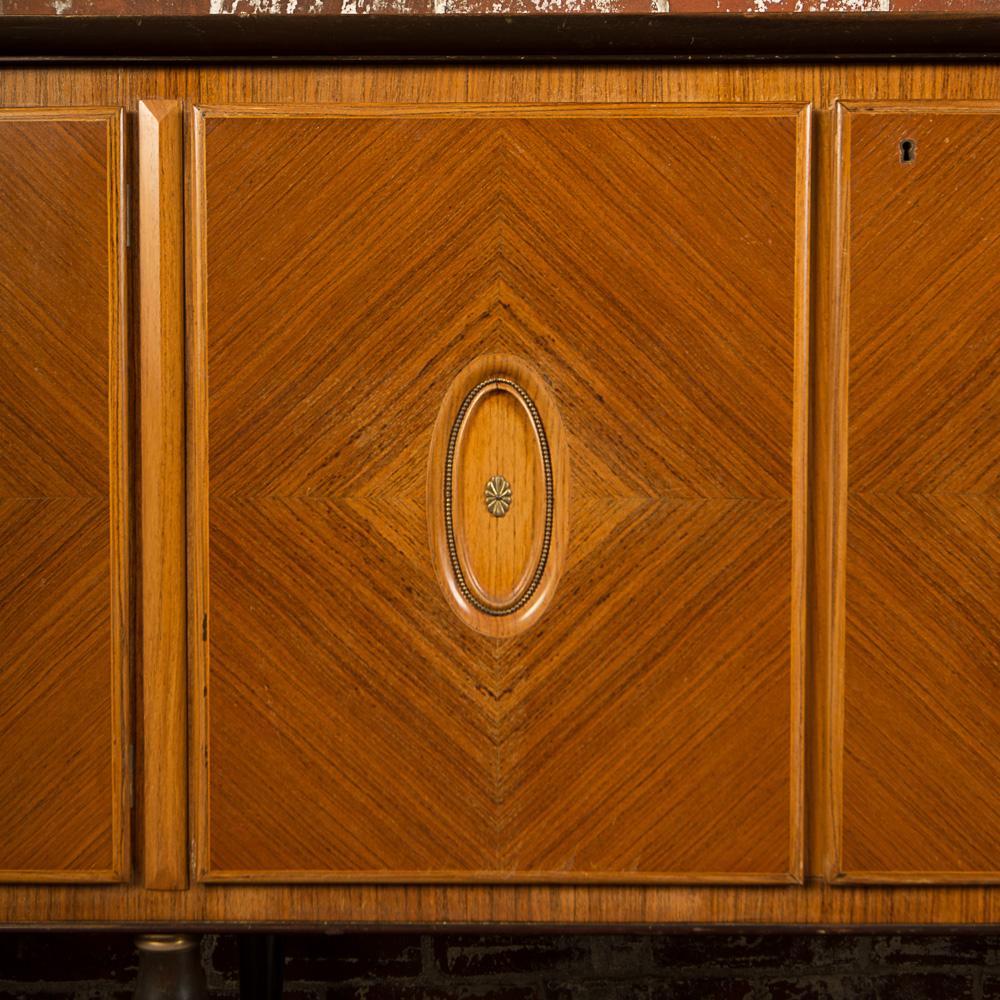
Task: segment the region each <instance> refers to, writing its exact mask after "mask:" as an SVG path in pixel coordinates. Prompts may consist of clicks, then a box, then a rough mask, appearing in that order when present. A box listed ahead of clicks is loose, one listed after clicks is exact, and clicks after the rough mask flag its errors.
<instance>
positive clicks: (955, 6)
mask: <svg viewBox="0 0 1000 1000" xmlns="http://www.w3.org/2000/svg"><path fill="white" fill-rule="evenodd" d="M818 11H855V12H858V11H862V12H863V11H882V12H897V13H914V12H925V13H929V12H941V11H953V12H956V13H958V12H960V11H965V12H968V11H978V12H1000V0H0V15H3V14H53V15H58V14H135V15H142V16H149V15H153V14H261V13H266V14H333V15H336V14H481V13H494V14H554V13H591V12H599V13H606V14H616V13H617V14H629V13H632V14H634V13H642V14H648V13H671V14H693V13H713V14H716V13H717V14H727V13H730V14H731V13H761V14H766V13H789V12H794V13H811V12H818Z"/></svg>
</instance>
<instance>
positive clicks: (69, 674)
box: [0, 108, 131, 882]
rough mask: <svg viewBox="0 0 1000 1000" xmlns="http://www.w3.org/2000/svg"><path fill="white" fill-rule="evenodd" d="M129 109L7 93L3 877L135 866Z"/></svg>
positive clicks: (0, 747)
mask: <svg viewBox="0 0 1000 1000" xmlns="http://www.w3.org/2000/svg"><path fill="white" fill-rule="evenodd" d="M121 143H122V116H121V112H120V111H119V110H117V109H107V108H94V109H37V110H30V111H13V110H0V179H2V184H3V189H4V197H3V200H2V203H0V285H2V301H3V319H2V325H3V336H2V338H0V442H2V461H0V759H2V760H3V761H4V766H3V768H2V769H0V880H3V881H20V880H26V881H74V880H81V881H88V882H100V881H117V880H120V879H123V878H125V877H126V871H127V865H128V853H129V851H128V826H129V815H128V808H129V806H128V802H129V794H130V779H129V777H128V774H127V770H126V756H127V754H128V747H129V742H130V736H129V719H128V705H129V696H128V691H129V636H130V634H131V621H130V615H131V602H130V599H129V573H130V545H129V531H130V527H129V523H130V521H129V514H128V511H129V502H130V491H129V456H128V450H129V449H128V429H129V422H128V399H129V394H128V382H127V379H128V368H127V351H126V341H125V325H124V308H125V302H124V295H125V284H124V255H123V249H124V248H123V246H122V240H121V238H120V236H119V231H120V225H121V220H122V218H123V199H122V149H121Z"/></svg>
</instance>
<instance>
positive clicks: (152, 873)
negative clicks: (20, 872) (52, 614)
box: [138, 101, 188, 889]
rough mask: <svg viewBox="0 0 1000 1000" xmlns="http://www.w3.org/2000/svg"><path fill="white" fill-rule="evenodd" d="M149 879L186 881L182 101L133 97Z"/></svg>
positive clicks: (155, 885) (160, 884)
mask: <svg viewBox="0 0 1000 1000" xmlns="http://www.w3.org/2000/svg"><path fill="white" fill-rule="evenodd" d="M138 120H139V167H138V182H139V184H138V187H139V282H140V286H139V308H140V318H139V322H140V383H139V384H140V412H141V431H142V573H143V578H142V602H143V630H142V663H143V669H142V704H143V729H142V733H143V759H144V761H145V762H146V767H145V770H144V772H143V779H142V812H143V833H144V843H143V855H142V868H143V878H144V883H145V885H146V887H147V888H150V889H183V888H185V887H186V885H187V842H188V824H187V798H188V787H187V743H188V730H187V697H188V690H187V631H186V630H187V602H186V597H187V579H186V576H185V549H186V537H185V509H184V508H185V500H184V487H185V480H184V309H185V304H184V302H185V299H184V198H183V176H184V154H183V138H184V137H183V116H182V105H181V104H180V102H178V101H143V102H142V103H141V104H140V105H139V110H138Z"/></svg>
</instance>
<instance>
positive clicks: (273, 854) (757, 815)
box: [191, 105, 808, 882]
mask: <svg viewBox="0 0 1000 1000" xmlns="http://www.w3.org/2000/svg"><path fill="white" fill-rule="evenodd" d="M196 128H197V138H196V162H195V168H194V169H195V173H196V174H197V175H198V181H197V184H198V194H199V197H198V203H197V206H196V209H195V212H196V215H195V219H194V224H195V226H196V227H197V229H198V236H197V247H198V249H199V250H201V251H202V252H203V253H204V254H205V258H204V259H203V260H197V261H196V262H195V264H194V268H195V269H197V271H198V272H199V273H200V274H202V275H203V279H202V280H203V282H204V283H203V284H202V285H200V286H199V287H200V291H201V293H202V294H201V297H199V299H198V300H197V301H196V303H195V315H196V318H197V324H196V327H195V329H194V330H193V340H192V347H191V350H192V358H193V364H194V365H196V366H198V367H199V368H201V369H202V370H201V372H200V374H201V376H202V380H203V381H206V380H207V475H206V473H205V470H204V469H202V470H201V471H200V476H201V479H200V481H199V485H200V486H202V487H203V488H204V487H205V486H206V485H207V489H208V494H207V510H206V507H205V501H204V500H202V499H201V498H198V497H195V500H194V504H195V509H196V510H197V511H198V513H199V515H200V516H202V517H204V516H205V515H206V513H207V522H202V523H200V524H199V525H198V526H196V527H195V530H194V532H193V535H192V537H193V539H194V542H195V545H196V546H197V545H202V544H204V542H205V533H206V532H207V544H208V549H207V556H206V555H201V556H200V557H198V558H199V562H200V564H201V565H202V566H203V567H204V566H205V564H206V562H207V565H208V583H207V587H208V595H207V596H208V605H207V607H206V606H205V605H198V606H196V608H195V609H193V611H194V618H195V619H196V620H198V619H200V618H201V617H202V613H204V612H205V611H207V614H208V642H207V644H206V643H205V642H203V641H201V637H196V641H195V643H194V652H195V656H196V669H197V670H198V675H197V679H196V682H195V690H196V691H200V690H201V689H202V687H203V685H204V686H205V687H206V688H207V705H206V707H205V709H204V715H203V720H204V725H205V728H204V730H203V731H200V732H199V734H198V736H199V738H203V739H204V740H205V756H204V759H205V761H206V767H205V774H204V778H203V779H202V783H201V784H200V785H199V792H198V797H197V799H196V808H197V809H199V810H202V811H203V812H204V815H203V817H202V820H201V822H200V824H199V831H200V836H199V851H200V866H201V873H202V876H203V877H205V878H209V879H212V880H226V879H238V878H269V879H275V880H285V879H300V880H308V881H317V880H323V879H335V880H346V881H354V880H358V879H364V878H369V879H379V880H400V881H408V880H419V879H433V880H453V879H456V878H459V879H472V880H490V881H496V880H498V879H518V880H533V879H537V880H545V881H555V882H565V881H573V880H577V879H579V880H588V879H589V880H606V881H656V880H661V879H664V880H665V879H674V880H684V881H698V880H702V879H704V880H714V881H723V880H728V879H735V880H747V881H769V880H770V881H789V880H794V879H796V878H798V877H799V876H800V874H801V867H800V866H801V837H802V831H801V823H800V796H801V772H800V764H801V738H802V737H801V719H800V714H799V705H800V700H799V688H800V684H801V670H802V660H801V646H800V644H799V641H798V635H797V634H795V635H793V631H794V629H795V628H796V627H797V622H798V621H799V620H800V616H801V612H802V587H801V581H800V579H796V578H795V576H794V575H793V572H794V571H796V570H797V571H798V572H800V573H801V569H802V563H801V560H797V559H796V558H795V557H794V556H793V549H795V548H798V549H802V548H803V547H804V544H805V540H804V538H803V535H802V527H803V525H802V522H801V520H800V519H799V518H797V517H796V512H795V509H794V505H793V481H794V483H795V486H796V488H797V489H798V490H799V491H801V488H802V487H803V485H804V483H803V481H802V479H801V476H800V470H801V468H802V463H803V459H804V452H803V450H802V449H803V446H804V437H803V435H802V434H801V433H799V432H798V431H797V427H798V428H801V426H802V420H803V418H804V416H805V413H806V404H805V399H804V391H803V390H804V385H803V382H802V378H803V376H804V366H803V364H802V360H803V352H804V347H805V343H804V329H802V327H801V325H797V319H798V318H799V316H800V308H799V302H800V298H801V296H802V295H803V294H804V288H803V285H802V282H801V281H800V280H799V279H800V278H801V276H802V270H801V267H800V261H801V260H802V258H803V255H804V253H805V231H804V220H805V207H806V204H807V200H806V199H807V196H808V189H807V184H806V175H805V163H806V159H805V157H806V150H807V149H808V116H807V114H806V113H804V112H803V111H802V109H801V108H800V107H797V106H788V105H775V106H755V105H750V106H744V107H740V108H733V107H726V106H717V107H706V106H698V105H695V106H676V107H663V106H656V105H653V106H649V105H644V106H639V105H620V106H615V107H603V106H599V105H598V106H586V105H577V106H570V107H558V106H549V107H546V106H544V105H543V106H536V107H499V106H492V107H490V106H482V107H468V106H464V107H463V106H443V107H437V108H435V107H433V106H426V105H424V106H419V107H417V106H413V105H410V106H400V107H382V108H366V107H346V108H336V107H331V108H325V109H324V108H319V109H317V108H315V107H296V108H291V109H288V108H279V107H275V108H266V107H264V108H257V109H246V108H242V109H241V108H227V109H220V110H217V111H216V110H213V109H208V110H205V111H203V112H200V113H199V114H198V116H197V125H196ZM318 163H321V164H323V165H324V167H323V170H322V172H321V173H320V174H316V173H315V172H314V170H313V167H312V165H314V164H318ZM615 176H627V177H628V178H629V183H628V184H627V185H624V186H622V187H619V188H613V187H612V185H611V184H610V178H612V177H615ZM359 192H364V195H363V197H362V196H361V195H359V194H358V193H359ZM652 262H655V266H651V264H652ZM491 352H494V353H495V352H503V353H510V354H514V355H517V356H519V357H524V358H526V359H527V361H528V362H529V364H531V365H533V366H536V367H537V369H538V370H539V372H540V374H541V376H542V378H543V379H545V380H546V382H547V383H548V385H549V387H550V390H551V392H552V395H553V397H554V399H555V401H556V405H557V407H558V409H559V411H560V412H561V413H562V415H563V421H564V424H565V430H566V436H567V451H568V452H569V456H570V458H569V463H570V476H571V479H570V498H569V507H570V510H569V543H568V548H567V552H566V567H565V570H564V573H563V579H562V582H561V584H560V586H559V588H558V589H557V590H556V592H555V595H554V596H553V598H552V603H551V605H550V606H549V608H548V610H547V611H546V613H545V614H544V616H542V617H541V619H540V620H539V621H537V622H536V623H535V624H534V625H533V627H532V628H531V629H530V630H528V631H526V632H524V633H522V634H521V635H518V636H515V637H511V638H507V639H498V640H491V639H489V638H488V637H482V636H479V635H477V634H475V633H473V632H471V631H470V630H469V629H468V628H466V627H464V626H463V624H462V623H461V622H459V621H458V620H457V619H456V618H455V616H454V615H452V614H451V613H450V610H449V609H448V607H447V606H446V604H445V603H444V601H443V600H442V595H441V593H440V591H439V589H438V587H437V584H436V581H435V579H434V565H433V564H434V557H433V555H432V553H431V552H430V551H429V548H428V546H427V541H426V539H427V530H426V523H427V518H428V511H427V510H426V506H425V504H424V502H423V499H424V483H425V468H426V463H427V456H428V449H429V446H430V439H431V429H432V426H433V424H434V420H435V417H436V416H437V413H438V409H439V406H440V400H441V398H442V396H443V395H444V394H445V392H446V390H447V388H448V386H449V385H450V384H451V382H452V381H453V379H454V377H455V374H456V373H457V372H458V371H460V370H461V369H462V368H463V367H464V366H465V365H467V364H468V362H469V361H470V360H472V359H474V358H476V357H477V356H479V355H482V354H484V353H491ZM202 366H203V367H202ZM196 391H197V392H199V394H204V393H205V390H204V389H203V388H199V389H197V390H196ZM201 398H202V397H201V396H199V399H201ZM193 420H194V423H193V430H192V436H194V435H198V434H200V433H203V432H204V429H205V422H206V415H205V414H202V413H199V412H198V410H197V408H196V411H195V414H194V417H193ZM196 447H197V448H198V449H199V451H200V450H201V449H203V448H204V445H197V446H196ZM802 500H803V498H802V496H801V493H800V492H799V493H798V495H797V498H796V503H798V504H800V505H801V503H802ZM203 587H204V584H203V583H202V581H201V580H199V579H195V581H194V583H193V590H194V593H195V594H198V595H199V596H200V594H201V592H202V590H203ZM206 648H207V657H206V656H204V651H206ZM200 756H201V754H199V757H200ZM202 796H204V798H202Z"/></svg>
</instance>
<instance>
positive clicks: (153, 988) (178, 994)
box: [135, 934, 208, 1000]
mask: <svg viewBox="0 0 1000 1000" xmlns="http://www.w3.org/2000/svg"><path fill="white" fill-rule="evenodd" d="M135 944H136V947H137V948H138V949H139V976H138V978H137V980H136V984H135V1000H208V987H207V984H206V982H205V970H204V969H203V968H202V967H201V951H200V949H199V948H198V938H197V936H195V935H193V934H140V935H139V937H137V938H136V941H135Z"/></svg>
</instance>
